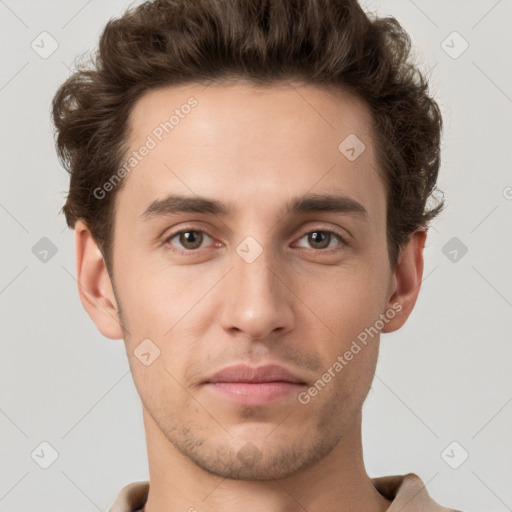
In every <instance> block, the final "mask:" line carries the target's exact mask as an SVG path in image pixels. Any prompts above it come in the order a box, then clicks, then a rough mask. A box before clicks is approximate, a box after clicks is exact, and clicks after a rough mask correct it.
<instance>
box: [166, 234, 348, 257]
mask: <svg viewBox="0 0 512 512" xmlns="http://www.w3.org/2000/svg"><path fill="white" fill-rule="evenodd" d="M188 232H194V233H203V234H205V235H208V236H209V237H210V238H212V239H213V238H214V237H213V236H212V235H210V233H208V231H205V230H203V229H195V228H192V227H188V228H183V229H180V230H179V231H176V232H174V233H172V234H170V235H169V236H167V237H166V238H165V240H164V242H163V243H164V245H165V246H166V248H167V249H168V250H170V251H172V252H174V253H177V254H181V255H184V256H194V255H196V254H197V253H198V252H200V250H201V249H179V248H172V247H171V246H170V241H171V240H172V239H173V238H174V237H176V236H177V235H180V234H182V233H188ZM318 232H320V233H329V234H331V235H334V236H335V237H337V238H338V239H339V241H340V244H338V245H336V246H334V247H328V248H325V249H310V250H311V251H314V252H317V253H323V254H331V253H333V252H337V251H339V250H341V249H342V248H343V247H342V246H347V245H348V244H347V242H346V241H345V239H344V237H343V236H342V235H340V234H339V233H338V232H337V231H334V230H332V229H328V228H325V229H322V228H320V229H311V230H309V231H306V232H305V233H303V234H302V236H301V237H299V238H298V241H299V240H302V239H303V238H304V237H305V236H306V235H309V234H310V233H318Z"/></svg>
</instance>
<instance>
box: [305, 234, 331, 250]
mask: <svg viewBox="0 0 512 512" xmlns="http://www.w3.org/2000/svg"><path fill="white" fill-rule="evenodd" d="M329 236H330V235H329V234H328V233H322V232H321V231H314V232H313V233H311V234H310V243H311V240H312V241H313V242H312V245H314V244H320V245H321V247H320V248H321V249H323V248H325V247H327V246H328V245H329ZM326 240H327V244H326V243H325V241H326ZM322 241H323V242H324V243H323V244H322Z"/></svg>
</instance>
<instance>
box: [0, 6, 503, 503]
mask: <svg viewBox="0 0 512 512" xmlns="http://www.w3.org/2000/svg"><path fill="white" fill-rule="evenodd" d="M128 5H129V2H128V1H124V0H123V1H120V0H117V1H108V2H106V1H100V0H89V1H87V0H66V1H64V0H59V1H57V0H54V1H48V0H46V1H41V0H37V1H36V0H0V40H1V43H0V52H1V66H0V104H1V115H0V124H1V134H0V144H1V149H0V169H1V178H2V186H1V189H0V224H1V233H2V252H1V255H2V259H1V266H0V306H1V320H2V324H1V326H2V337H1V360H0V361H1V363H0V364H1V366H0V379H1V387H0V389H1V394H0V429H1V430H0V431H1V439H2V442H1V445H0V475H1V477H0V510H1V511H9V512H22V511H23V512H26V511H29V510H37V511H39V512H50V511H52V512H55V511H64V510H73V511H76V512H79V511H81V512H82V511H83V512H94V511H96V510H102V511H106V510H108V508H109V506H110V505H111V503H112V501H113V499H114V497H115V496H116V494H117V492H118V491H119V490H120V488H121V487H122V486H124V485H125V484H127V483H129V482H132V481H135V480H145V479H147V478H148V468H147V460H146V446H145V439H144V430H143V425H142V417H141V406H140V401H139V398H138V395H137V393H136V390H135V387H134V385H133V381H132V379H131V375H130V373H129V367H128V362H127V358H126V354H125V349H124V345H123V342H122V341H112V340H108V339H106V338H104V337H102V335H101V334H100V333H99V332H98V331H97V330H96V327H95V326H94V324H93V323H92V321H91V320H90V319H89V317H88V316H87V314H86V313H85V311H84V310H83V308H82V306H81V303H80V301H79V298H78V293H77V283H76V280H75V261H74V238H73V236H74V232H73V231H71V230H69V229H68V228H67V227H66V224H65V220H64V216H63V214H62V213H59V212H60V208H61V207H62V205H63V203H64V199H65V195H66V190H67V186H68V175H67V173H66V172H65V171H64V170H63V168H62V167H61V166H60V164H59V162H58V160H57V157H56V154H55V150H54V142H53V138H52V126H51V123H50V117H49V108H50V102H51V99H52V97H53V94H54V93H55V91H56V89H57V87H58V86H59V84H60V83H61V82H62V81H63V80H64V79H65V78H66V77H67V76H68V75H69V73H70V68H72V64H73V61H74V59H75V58H76V57H77V56H78V55H79V54H81V53H82V52H84V51H86V50H92V49H94V48H95V46H96V43H97V40H98V37H99V34H100V32H101V30H102V27H103V26H104V24H105V23H106V21H107V20H108V19H109V18H110V17H113V16H116V15H118V14H120V13H121V12H122V11H123V10H124V8H125V7H127V6H128ZM363 5H364V6H365V8H366V9H369V10H372V11H376V12H378V13H379V14H380V15H385V14H391V15H393V16H395V17H396V18H397V19H398V20H399V21H400V22H401V23H402V24H403V26H404V27H405V28H406V30H407V31H408V32H409V33H410V35H411V37H412V41H413V44H414V47H415V52H416V54H417V57H418V59H419V61H420V62H422V68H423V69H426V70H429V76H430V77H431V92H432V94H434V96H435V98H436V99H437V101H438V103H439V105H440V107H441V109H442V111H443V115H444V122H445V131H444V138H443V153H442V168H441V174H440V181H439V186H440V188H441V189H442V190H443V191H444V193H445V198H446V203H447V208H446V210H445V212H444V213H443V214H442V216H441V217H440V218H438V219H437V220H436V221H435V223H434V224H433V228H432V229H431V231H430V235H429V238H428V241H427V246H426V250H425V258H426V266H425V273H424V276H425V277H424V281H423V285H422V291H421V293H420V297H419V300H418V302H417V305H416V308H415V310H414V312H413V314H412V315H411V317H410V319H409V321H408V322H407V324H406V325H405V326H404V328H403V329H401V330H400V331H399V332H397V333H393V334H388V335H383V337H382V342H381V353H380V358H379V363H378V367H377V373H376V376H375V379H374V382H373V386H372V389H371V391H370V394H369V396H368V399H367V401H366V403H365V406H364V420H363V446H364V458H365V463H366V467H367V470H368V473H369V474H370V476H372V477H375V476H382V475H391V474H405V473H408V472H415V473H417V474H418V475H419V476H420V477H421V478H422V479H423V481H424V482H425V484H426V485H427V489H428V491H429V493H430V494H431V496H432V497H433V498H434V499H435V500H436V501H438V502H439V503H441V504H443V505H444V506H452V507H454V508H459V509H461V510H464V511H470V512H476V511H491V510H492V511H499V512H501V511H506V510H512V486H511V485H510V483H511V482H512V442H511V438H510V432H512V428H511V427H512V403H511V402H512V383H511V378H510V375H511V371H510V370H511V361H512V358H511V355H512V344H511V334H512V279H511V277H512V270H511V267H512V266H511V264H510V262H511V261H512V246H511V245H512V244H511V233H512V174H511V170H510V169H511V149H510V148H511V146H512V144H511V142H512V139H511V135H512V133H511V132H512V130H511V125H512V116H511V114H512V80H511V74H512V66H511V65H510V62H511V52H510V49H511V47H512V44H511V43H512V37H511V31H510V20H511V19H512V2H511V1H510V0H498V1H496V0H481V1H467V0H464V1H463V0H451V1H450V2H446V1H444V0H429V1H426V0H415V1H412V0H394V1H391V0H387V1H386V0H381V1H369V0H366V1H365V2H364V4H363ZM41 40H43V43H41ZM466 46H467V48H466ZM45 251H46V252H45ZM42 443H43V444H42ZM466 457H467V458H466ZM464 459H465V460H464ZM45 465H48V467H47V468H46V469H45V468H44V467H42V466H45Z"/></svg>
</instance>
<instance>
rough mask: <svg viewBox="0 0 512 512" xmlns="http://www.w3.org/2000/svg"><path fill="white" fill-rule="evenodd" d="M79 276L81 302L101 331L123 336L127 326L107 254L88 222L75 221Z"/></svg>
mask: <svg viewBox="0 0 512 512" xmlns="http://www.w3.org/2000/svg"><path fill="white" fill-rule="evenodd" d="M75 251H76V277H77V282H78V294H79V296H80V301H81V302H82V305H83V307H84V309H85V310H86V311H87V313H88V315H89V316H90V317H91V319H92V321H93V322H94V323H95V325H96V327H97V328H98V330H99V331H100V332H101V333H102V334H103V335H104V336H106V337H107V338H110V339H114V340H117V339H122V338H123V329H122V326H121V320H120V318H119V314H118V307H117V302H116V298H115V295H114V290H113V288H112V283H111V280H110V276H109V275H108V271H107V267H106V265H105V261H104V259H103V255H102V253H101V251H100V249H99V247H98V245H97V243H96V241H95V240H94V237H93V236H92V233H91V231H90V230H89V228H88V227H87V224H85V222H83V221H82V220H79V221H77V222H76V224H75Z"/></svg>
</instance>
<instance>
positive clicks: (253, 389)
mask: <svg viewBox="0 0 512 512" xmlns="http://www.w3.org/2000/svg"><path fill="white" fill-rule="evenodd" d="M206 385H207V386H208V388H210V389H211V390H213V391H214V392H216V393H219V394H221V395H222V396H224V397H226V398H229V399H231V400H232V401H234V402H236V403H239V404H243V405H267V404H271V403H274V402H277V401H279V400H281V399H283V398H285V397H286V396H288V395H290V394H292V393H298V392H299V391H300V389H301V388H302V387H303V386H304V385H303V384H296V383H293V382H208V383H207V384H206Z"/></svg>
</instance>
